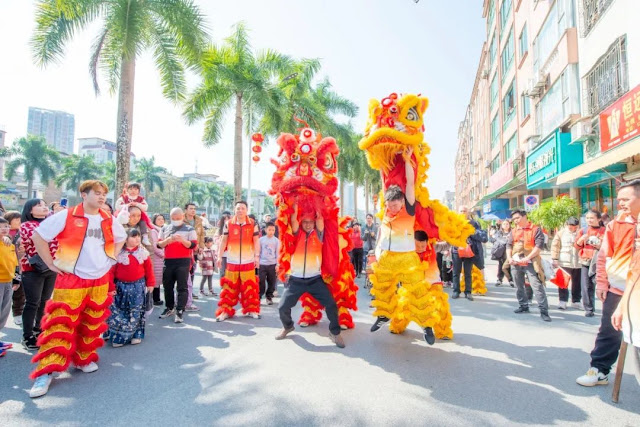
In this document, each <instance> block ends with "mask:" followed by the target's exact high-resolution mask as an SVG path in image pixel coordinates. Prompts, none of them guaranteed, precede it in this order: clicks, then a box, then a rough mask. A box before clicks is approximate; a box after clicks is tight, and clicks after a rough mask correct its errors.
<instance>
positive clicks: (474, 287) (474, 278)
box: [460, 265, 487, 295]
mask: <svg viewBox="0 0 640 427" xmlns="http://www.w3.org/2000/svg"><path fill="white" fill-rule="evenodd" d="M466 286H467V285H466V283H465V281H464V274H461V275H460V292H464V291H465V289H466ZM471 292H472V293H474V294H476V295H484V294H486V293H487V283H486V282H485V280H484V274H483V273H482V270H480V269H479V268H478V267H476V266H475V265H474V266H473V268H472V269H471Z"/></svg>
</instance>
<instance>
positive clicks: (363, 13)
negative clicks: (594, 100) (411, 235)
mask: <svg viewBox="0 0 640 427" xmlns="http://www.w3.org/2000/svg"><path fill="white" fill-rule="evenodd" d="M197 3H198V4H199V5H200V7H201V8H202V11H203V13H204V14H205V15H206V22H207V26H208V28H209V32H210V34H211V36H212V38H213V40H214V42H215V41H218V40H221V39H222V38H224V37H226V36H227V35H228V34H229V32H230V31H231V26H232V25H233V24H235V23H236V22H238V21H244V22H245V24H246V25H247V27H248V28H249V29H250V31H251V38H252V43H253V46H254V47H255V48H256V49H257V50H260V49H264V48H272V49H275V50H278V51H280V52H282V53H285V54H288V55H291V56H294V57H307V58H320V59H321V61H322V65H323V69H322V71H321V73H320V77H323V76H328V77H329V78H330V80H331V82H332V84H333V87H334V90H335V91H336V92H338V93H340V94H341V95H343V96H345V97H347V98H349V99H351V100H352V101H354V102H355V103H356V104H357V105H358V106H359V108H360V113H359V114H358V116H357V117H356V118H355V119H354V120H353V123H354V126H355V128H356V129H357V130H359V131H360V130H362V129H363V128H364V125H365V122H366V106H367V104H368V101H369V99H370V98H381V97H384V96H386V95H388V94H389V93H391V92H405V93H408V92H413V93H422V94H423V95H425V96H427V97H428V98H429V100H430V106H429V109H428V110H427V113H426V116H425V121H426V140H427V141H428V142H429V143H430V145H431V146H432V155H431V158H430V161H431V165H432V166H431V170H430V173H429V176H430V178H429V180H428V186H429V188H430V190H431V193H432V197H436V198H441V197H442V196H443V194H444V191H445V190H453V189H454V182H453V180H454V172H453V164H454V159H455V152H456V146H457V132H458V125H459V123H460V121H461V120H462V118H463V117H464V113H465V108H466V105H467V104H468V102H469V97H470V94H471V89H472V87H473V82H474V78H475V72H476V67H477V63H478V59H479V57H480V49H481V47H482V43H483V40H484V32H485V27H484V22H483V20H482V17H481V14H482V1H481V0H476V1H474V0H448V1H437V0H421V1H419V2H418V3H414V0H322V1H321V0H233V1H225V0H200V1H197ZM33 13H34V2H32V1H26V0H3V1H1V2H0V60H1V64H0V126H2V127H3V128H4V129H5V130H6V131H7V139H8V140H10V141H12V140H13V139H15V138H17V137H20V136H23V135H24V134H25V133H26V128H27V112H28V107H29V106H37V107H42V108H50V109H59V110H64V111H67V112H70V113H72V114H74V115H75V120H76V138H83V137H91V136H97V137H101V138H105V139H109V140H114V139H115V138H114V137H115V128H116V121H115V119H116V110H117V104H116V98H115V97H112V96H110V95H109V94H108V92H107V90H106V85H103V86H104V90H103V94H102V95H101V96H100V97H98V98H96V97H95V95H94V93H93V89H92V85H91V80H90V78H89V74H88V62H89V55H90V53H89V52H90V46H91V43H92V40H93V38H94V37H95V36H96V34H97V28H99V27H98V24H95V25H93V26H91V27H89V28H88V29H87V30H86V31H83V32H81V33H78V35H77V37H76V38H75V40H74V41H73V42H72V43H70V44H69V45H68V46H67V49H66V55H65V57H64V59H63V60H62V61H61V62H60V63H59V64H55V65H52V66H49V67H47V68H46V69H40V68H38V67H36V66H35V65H33V61H32V57H31V52H30V49H29V46H28V43H29V38H30V37H31V33H32V31H33V26H34V22H33ZM195 82H196V80H195V78H190V83H191V85H192V86H193V85H195ZM133 126H134V131H133V152H134V153H135V154H136V155H137V156H144V157H150V156H152V155H154V156H155V157H156V162H157V163H158V164H160V165H162V166H165V167H167V168H168V169H170V170H171V171H172V172H173V173H175V174H177V175H182V174H183V173H185V172H193V171H194V169H195V164H196V160H197V165H198V166H197V167H198V172H200V173H215V174H217V175H220V177H221V179H223V180H226V181H227V182H232V179H233V170H232V165H233V153H232V150H231V149H230V148H231V144H232V141H233V122H232V117H231V116H229V117H228V120H227V125H226V127H225V135H224V139H223V142H222V143H221V144H220V145H218V146H216V147H214V148H210V149H206V148H204V147H203V146H202V143H201V142H200V141H201V135H202V127H203V125H202V123H199V124H196V125H194V126H187V125H186V124H185V123H184V121H183V119H182V117H181V109H180V108H179V107H176V106H174V105H173V104H171V103H170V102H169V101H166V100H165V99H163V98H162V94H161V90H160V85H159V78H158V74H157V72H156V71H155V69H154V68H153V64H152V61H151V58H150V56H149V55H147V54H145V55H143V56H142V57H141V58H140V59H139V61H138V63H137V70H136V92H135V106H134V124H133ZM247 146H248V143H247ZM76 149H77V146H76ZM273 153H274V149H273V147H272V148H269V149H267V152H266V153H265V155H264V156H263V159H265V160H263V161H262V162H261V163H259V164H258V165H257V166H254V167H253V169H252V173H253V179H252V181H253V188H259V189H262V190H266V189H267V188H268V185H269V183H270V181H271V174H272V173H273V166H272V165H271V164H270V163H269V162H268V161H266V158H268V157H269V156H270V155H273ZM247 156H248V154H247ZM247 156H245V157H247ZM245 171H246V167H245ZM245 181H246V173H245Z"/></svg>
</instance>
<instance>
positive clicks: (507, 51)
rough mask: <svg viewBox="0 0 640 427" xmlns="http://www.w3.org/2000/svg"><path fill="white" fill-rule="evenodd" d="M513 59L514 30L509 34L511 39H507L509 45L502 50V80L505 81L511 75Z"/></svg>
mask: <svg viewBox="0 0 640 427" xmlns="http://www.w3.org/2000/svg"><path fill="white" fill-rule="evenodd" d="M513 57H514V43H513V30H511V31H510V32H509V38H508V39H507V44H506V45H505V46H504V49H503V50H502V80H503V81H504V79H505V77H506V76H507V74H508V73H509V70H510V69H511V66H512V65H513Z"/></svg>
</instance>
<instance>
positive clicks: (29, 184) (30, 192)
mask: <svg viewBox="0 0 640 427" xmlns="http://www.w3.org/2000/svg"><path fill="white" fill-rule="evenodd" d="M33 198H34V197H33V180H32V179H30V180H28V181H27V200H29V199H33Z"/></svg>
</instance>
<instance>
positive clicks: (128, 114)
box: [113, 57, 136, 199]
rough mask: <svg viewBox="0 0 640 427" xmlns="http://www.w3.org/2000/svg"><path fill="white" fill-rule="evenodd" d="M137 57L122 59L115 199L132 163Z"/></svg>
mask: <svg viewBox="0 0 640 427" xmlns="http://www.w3.org/2000/svg"><path fill="white" fill-rule="evenodd" d="M135 71H136V62H135V57H134V58H131V59H125V58H123V59H122V65H121V66H120V89H119V90H118V129H117V134H116V145H117V148H116V150H117V151H116V188H115V191H114V194H113V197H114V199H117V198H118V197H120V194H122V190H123V189H124V188H125V186H126V185H127V181H128V180H129V163H130V162H131V134H132V133H133V85H134V80H135Z"/></svg>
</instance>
